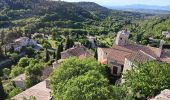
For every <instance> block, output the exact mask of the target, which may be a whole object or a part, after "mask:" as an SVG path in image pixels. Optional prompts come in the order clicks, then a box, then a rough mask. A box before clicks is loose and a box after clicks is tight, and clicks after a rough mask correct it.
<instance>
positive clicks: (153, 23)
mask: <svg viewBox="0 0 170 100" xmlns="http://www.w3.org/2000/svg"><path fill="white" fill-rule="evenodd" d="M128 27H129V29H130V31H131V32H132V33H133V34H132V36H133V39H134V41H136V42H139V43H142V44H148V43H149V41H148V40H149V38H153V39H155V40H157V43H154V45H157V46H158V45H159V41H160V40H161V39H163V40H166V44H167V45H168V44H169V43H170V40H169V39H166V37H165V36H164V35H162V31H170V18H169V17H158V18H151V19H146V20H140V21H137V22H136V23H131V24H129V25H128ZM147 41H148V42H147Z"/></svg>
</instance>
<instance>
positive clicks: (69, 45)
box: [65, 36, 74, 50]
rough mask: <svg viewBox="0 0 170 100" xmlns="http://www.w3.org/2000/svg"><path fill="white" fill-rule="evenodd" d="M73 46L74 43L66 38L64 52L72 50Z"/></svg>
mask: <svg viewBox="0 0 170 100" xmlns="http://www.w3.org/2000/svg"><path fill="white" fill-rule="evenodd" d="M73 46H74V41H73V40H72V39H70V37H69V36H68V37H67V39H66V46H65V50H67V49H69V48H72V47H73Z"/></svg>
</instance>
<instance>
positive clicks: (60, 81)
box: [50, 58, 125, 100]
mask: <svg viewBox="0 0 170 100" xmlns="http://www.w3.org/2000/svg"><path fill="white" fill-rule="evenodd" d="M106 76H107V75H106V67H105V66H102V65H99V64H98V63H97V62H96V60H95V59H92V58H88V59H81V60H80V59H78V58H69V59H67V60H65V62H63V63H62V64H61V65H60V66H59V67H58V69H57V70H54V72H53V73H52V75H51V77H50V83H51V86H52V90H53V97H54V99H56V100H65V99H68V98H69V100H94V99H97V100H109V99H110V100H114V98H119V97H114V96H120V95H121V94H120V95H118V94H116V93H112V91H114V92H115V91H116V90H115V88H113V87H112V86H111V85H110V84H109V80H108V79H107V77H106ZM122 93H123V92H122ZM111 94H114V96H112V95H111ZM124 94H125V93H124ZM124 94H123V97H121V96H122V95H121V96H120V98H124Z"/></svg>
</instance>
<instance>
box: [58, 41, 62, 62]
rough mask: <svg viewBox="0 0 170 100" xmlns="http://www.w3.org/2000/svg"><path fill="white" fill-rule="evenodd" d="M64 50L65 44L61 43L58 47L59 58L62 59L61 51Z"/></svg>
mask: <svg viewBox="0 0 170 100" xmlns="http://www.w3.org/2000/svg"><path fill="white" fill-rule="evenodd" d="M62 51H63V44H62V43H61V44H60V45H59V46H58V49H57V60H59V59H61V52H62Z"/></svg>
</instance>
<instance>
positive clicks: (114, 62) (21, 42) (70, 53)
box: [4, 29, 170, 100]
mask: <svg viewBox="0 0 170 100" xmlns="http://www.w3.org/2000/svg"><path fill="white" fill-rule="evenodd" d="M130 34H131V33H130V32H129V31H128V30H127V29H125V30H121V31H119V32H118V33H117V34H116V39H115V42H114V43H113V45H112V47H111V48H101V47H97V45H96V39H97V38H96V37H94V36H87V39H88V41H89V42H90V43H91V47H92V48H96V47H97V49H96V50H97V51H96V52H97V58H96V59H97V61H98V63H99V64H103V65H107V66H108V68H109V70H110V74H111V75H112V76H113V77H116V84H122V83H123V82H124V81H125V80H124V79H123V75H124V73H126V71H127V70H132V69H133V68H135V66H137V65H138V64H142V63H145V62H148V61H158V62H166V63H170V51H167V50H164V48H163V45H164V43H165V42H166V41H164V40H161V41H160V45H159V48H156V47H151V46H145V45H140V44H132V43H129V40H128V39H129V35H130ZM169 34H170V33H168V32H162V35H165V36H166V38H169ZM39 37H41V38H44V39H45V40H47V41H48V39H49V37H48V36H45V35H44V34H43V33H35V34H33V35H32V36H31V39H30V38H28V37H20V38H18V39H16V40H15V41H14V43H10V44H9V45H8V46H7V47H6V48H7V49H10V48H12V49H13V51H14V52H18V53H19V55H20V56H21V59H22V58H24V57H25V55H27V56H30V57H31V56H32V55H29V54H30V53H27V50H26V49H23V48H27V47H31V48H32V49H31V50H32V51H34V52H36V53H38V52H40V51H42V50H43V47H44V46H43V45H44V44H43V45H42V44H39V43H38V41H37V38H39ZM46 44H47V46H45V48H46V49H45V51H44V52H45V56H46V57H45V60H44V61H46V60H47V61H49V59H50V58H51V56H50V55H49V51H48V48H49V47H50V46H48V43H46ZM63 48H65V47H63V46H60V48H58V50H57V53H59V54H60V55H59V57H57V58H56V56H55V52H53V53H52V56H53V59H54V60H52V61H50V63H49V64H45V66H44V68H41V69H40V72H42V74H41V75H39V76H38V80H39V81H38V84H35V85H33V86H31V87H29V88H27V87H28V86H26V84H25V81H26V80H28V78H26V73H22V74H19V75H17V74H16V75H17V76H16V77H15V78H13V79H12V80H11V82H12V84H13V86H14V87H19V88H21V89H22V90H23V92H21V93H19V94H17V95H16V96H14V97H13V98H12V99H16V100H22V99H23V98H26V99H29V98H31V97H34V98H36V99H37V100H51V99H52V90H51V89H50V86H49V84H50V83H49V79H48V77H49V76H50V74H51V73H52V72H53V70H57V68H58V66H59V65H60V64H62V63H63V62H64V61H65V59H68V58H70V57H77V58H79V59H85V58H89V57H96V54H95V53H94V52H93V51H91V50H90V49H88V48H87V47H85V46H83V45H82V44H80V43H74V45H71V46H69V47H68V48H67V49H65V50H63ZM59 49H62V50H59ZM25 50H26V51H25ZM54 50H55V49H54ZM27 56H26V57H27ZM57 56H58V54H57ZM21 59H20V60H19V63H20V61H21ZM24 59H26V60H29V59H30V58H24ZM26 60H25V61H26ZM23 63H25V62H23ZM34 64H36V63H34ZM21 65H22V64H21ZM33 66H34V65H33ZM33 74H34V72H33ZM7 77H8V76H7ZM4 78H5V76H4Z"/></svg>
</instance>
